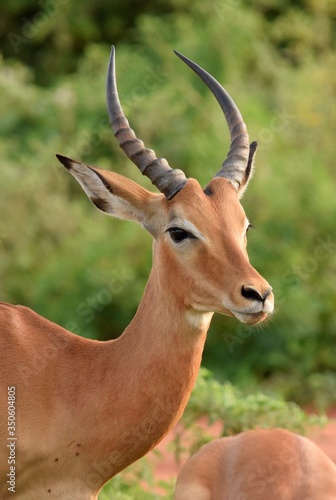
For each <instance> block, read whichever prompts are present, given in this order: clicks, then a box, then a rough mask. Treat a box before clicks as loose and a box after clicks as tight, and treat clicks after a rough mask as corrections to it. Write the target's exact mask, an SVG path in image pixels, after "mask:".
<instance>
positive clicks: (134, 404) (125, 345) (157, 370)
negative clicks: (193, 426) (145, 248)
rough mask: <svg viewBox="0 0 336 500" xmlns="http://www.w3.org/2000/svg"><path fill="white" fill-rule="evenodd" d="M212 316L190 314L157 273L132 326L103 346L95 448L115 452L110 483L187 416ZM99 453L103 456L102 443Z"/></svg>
mask: <svg viewBox="0 0 336 500" xmlns="http://www.w3.org/2000/svg"><path fill="white" fill-rule="evenodd" d="M211 316H212V314H207V315H204V314H199V313H195V314H193V313H191V312H190V311H189V312H188V311H187V310H186V308H185V307H184V306H183V304H179V303H178V301H177V300H176V299H174V294H173V293H167V290H166V289H165V290H163V289H161V286H160V282H159V280H158V279H157V275H156V273H155V271H152V273H151V276H150V278H149V281H148V283H147V286H146V289H145V292H144V296H143V298H142V300H141V303H140V305H139V308H138V311H137V313H136V315H135V317H134V319H133V320H132V322H131V323H130V325H129V326H128V327H127V328H126V330H125V332H124V333H123V334H122V336H121V337H119V338H118V339H117V340H113V341H110V342H107V343H102V344H101V347H100V351H101V354H103V353H102V349H103V348H104V345H105V346H106V344H108V346H109V349H104V356H101V360H102V362H103V360H105V362H103V363H102V364H101V368H102V370H103V372H104V376H103V378H101V380H100V387H102V382H103V384H104V387H102V389H101V393H100V394H99V398H100V408H106V411H105V415H104V416H105V418H103V419H100V420H101V424H100V426H99V436H98V439H97V440H96V443H98V442H101V443H102V449H101V453H102V454H103V453H104V449H105V455H106V447H108V448H109V450H110V453H109V464H110V466H109V467H107V469H106V478H108V477H111V476H112V475H114V474H116V473H117V472H119V471H120V470H122V469H123V468H124V467H126V466H127V465H129V464H130V463H132V462H134V461H135V460H137V459H138V458H140V457H141V456H143V455H145V454H146V453H147V452H148V451H149V450H150V449H152V448H153V447H154V446H156V444H157V443H158V442H159V441H161V439H162V438H163V437H164V436H165V435H166V434H167V432H169V430H170V429H171V428H172V427H173V426H174V425H175V423H176V422H177V420H178V419H179V418H180V416H181V415H182V413H183V410H184V408H185V406H186V404H187V402H188V399H189V397H190V393H191V391H192V389H193V386H194V383H195V380H196V377H197V374H198V371H199V367H200V363H201V358H202V352H203V347H204V342H205V338H206V332H207V330H208V327H209V324H210V320H211ZM100 376H102V372H101V373H100ZM107 387H110V389H109V390H108V391H107V390H106V388H107ZM97 396H98V395H97ZM99 437H101V438H102V439H99ZM96 451H97V457H98V456H99V454H100V451H99V446H97V444H96ZM96 463H98V465H99V460H98V462H97V461H96ZM104 479H105V478H104Z"/></svg>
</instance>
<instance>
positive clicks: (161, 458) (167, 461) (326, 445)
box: [148, 408, 336, 480]
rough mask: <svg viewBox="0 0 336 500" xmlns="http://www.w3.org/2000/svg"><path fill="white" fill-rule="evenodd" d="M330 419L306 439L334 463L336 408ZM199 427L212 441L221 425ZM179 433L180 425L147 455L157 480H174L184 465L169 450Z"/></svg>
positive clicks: (335, 451)
mask: <svg viewBox="0 0 336 500" xmlns="http://www.w3.org/2000/svg"><path fill="white" fill-rule="evenodd" d="M328 416H329V418H330V419H331V420H330V422H329V423H328V425H327V426H326V427H325V428H324V429H318V430H316V431H315V432H313V433H311V434H310V435H309V436H308V437H309V438H310V439H312V441H314V442H315V443H316V444H317V445H318V446H319V447H320V448H322V450H323V451H324V452H325V453H326V454H327V455H328V456H329V457H330V458H331V459H332V460H333V461H334V462H335V463H336V408H335V409H334V410H331V411H330V412H328ZM200 425H201V426H202V427H204V428H206V430H207V432H209V433H210V434H211V435H213V436H214V439H215V438H217V437H219V436H220V432H221V429H222V424H221V423H220V422H218V423H215V424H213V425H212V426H211V427H209V426H208V425H207V423H206V420H204V421H201V422H200ZM180 431H181V426H180V424H177V426H176V427H174V429H173V430H172V431H171V432H170V433H169V434H168V435H167V436H166V437H165V438H164V439H163V441H161V443H160V444H159V446H157V447H156V450H158V451H159V452H160V455H158V453H157V452H155V451H153V452H151V453H150V454H149V455H148V458H149V460H150V461H151V462H152V463H153V464H154V466H155V468H154V470H155V477H156V478H157V479H159V480H175V478H176V476H177V474H178V472H179V470H180V468H181V467H182V465H183V464H184V463H185V461H186V460H187V458H188V455H186V454H183V455H182V457H181V460H180V463H179V464H177V463H176V461H175V459H174V455H173V452H172V451H171V450H170V449H169V445H170V443H171V442H172V441H173V439H174V437H175V436H176V433H179V432H180Z"/></svg>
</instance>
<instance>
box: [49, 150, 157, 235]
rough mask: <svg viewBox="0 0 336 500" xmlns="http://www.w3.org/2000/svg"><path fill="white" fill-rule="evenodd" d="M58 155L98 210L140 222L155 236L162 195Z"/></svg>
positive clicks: (111, 173)
mask: <svg viewBox="0 0 336 500" xmlns="http://www.w3.org/2000/svg"><path fill="white" fill-rule="evenodd" d="M56 157H57V159H58V160H59V161H60V162H61V163H62V165H64V166H65V168H66V169H67V170H68V171H69V172H70V173H71V174H72V175H73V176H74V177H75V179H76V180H77V181H78V182H79V184H80V185H81V186H82V188H83V190H84V191H85V193H86V194H87V196H88V197H89V198H90V200H91V201H92V203H93V204H94V205H95V206H96V207H97V208H98V209H99V210H101V211H102V212H105V213H107V214H108V215H112V216H114V217H118V218H119V219H128V220H134V221H137V222H139V223H140V224H142V225H143V226H144V227H145V228H146V229H147V230H148V231H149V232H150V233H151V234H153V235H155V233H156V231H157V222H156V221H157V220H158V215H159V213H160V208H159V206H160V205H161V201H162V199H163V198H164V196H163V195H160V194H155V193H151V192H150V191H147V189H145V188H143V187H142V186H139V184H137V183H136V182H133V181H131V180H130V179H127V178H126V177H124V176H122V175H119V174H116V173H114V172H109V171H108V170H102V169H99V168H95V167H91V166H89V165H85V164H83V163H79V162H77V161H75V160H71V159H70V158H67V157H65V156H61V155H56Z"/></svg>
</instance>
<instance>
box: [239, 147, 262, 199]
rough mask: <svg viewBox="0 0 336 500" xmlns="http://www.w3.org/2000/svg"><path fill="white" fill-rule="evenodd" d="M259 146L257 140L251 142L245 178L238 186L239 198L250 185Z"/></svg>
mask: <svg viewBox="0 0 336 500" xmlns="http://www.w3.org/2000/svg"><path fill="white" fill-rule="evenodd" d="M257 147H258V143H257V141H253V142H251V144H250V152H249V157H248V161H247V166H246V169H245V173H244V176H243V178H242V180H241V183H240V186H239V188H238V194H239V198H241V197H242V196H243V194H244V193H245V190H246V188H247V186H248V183H249V182H250V180H251V179H252V175H253V166H254V164H253V161H254V155H255V152H256V149H257Z"/></svg>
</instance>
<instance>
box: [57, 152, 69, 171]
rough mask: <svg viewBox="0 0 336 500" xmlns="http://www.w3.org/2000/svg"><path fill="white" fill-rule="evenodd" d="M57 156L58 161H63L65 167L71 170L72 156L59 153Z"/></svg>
mask: <svg viewBox="0 0 336 500" xmlns="http://www.w3.org/2000/svg"><path fill="white" fill-rule="evenodd" d="M56 158H57V159H58V161H59V162H60V163H62V165H64V167H65V168H67V169H68V170H70V168H71V163H72V160H70V158H67V157H66V156H63V155H58V154H56Z"/></svg>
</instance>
